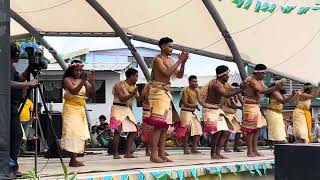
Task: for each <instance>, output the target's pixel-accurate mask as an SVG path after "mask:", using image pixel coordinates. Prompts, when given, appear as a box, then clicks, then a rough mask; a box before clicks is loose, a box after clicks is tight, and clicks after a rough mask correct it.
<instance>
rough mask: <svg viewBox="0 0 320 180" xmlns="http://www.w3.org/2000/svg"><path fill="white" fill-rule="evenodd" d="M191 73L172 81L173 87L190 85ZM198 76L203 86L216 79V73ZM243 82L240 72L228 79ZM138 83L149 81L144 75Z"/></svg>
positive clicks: (231, 81)
mask: <svg viewBox="0 0 320 180" xmlns="http://www.w3.org/2000/svg"><path fill="white" fill-rule="evenodd" d="M189 76H190V75H184V76H183V78H182V79H175V80H173V81H171V87H173V88H181V87H186V86H188V85H189V82H188V78H189ZM197 78H198V85H199V86H200V87H201V86H204V85H206V84H207V83H208V82H210V81H211V80H212V79H215V78H216V76H214V75H209V76H197ZM234 82H236V83H239V84H240V83H241V82H242V80H241V77H240V75H239V74H230V76H229V80H228V83H230V84H231V83H234ZM137 83H138V84H145V83H147V81H146V79H145V78H144V77H141V78H139V80H138V82H137Z"/></svg>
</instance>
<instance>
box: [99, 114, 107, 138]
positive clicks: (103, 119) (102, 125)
mask: <svg viewBox="0 0 320 180" xmlns="http://www.w3.org/2000/svg"><path fill="white" fill-rule="evenodd" d="M106 119H107V118H106V116H104V115H101V116H99V121H100V125H99V126H98V128H97V130H98V134H99V133H101V131H104V129H105V125H106Z"/></svg>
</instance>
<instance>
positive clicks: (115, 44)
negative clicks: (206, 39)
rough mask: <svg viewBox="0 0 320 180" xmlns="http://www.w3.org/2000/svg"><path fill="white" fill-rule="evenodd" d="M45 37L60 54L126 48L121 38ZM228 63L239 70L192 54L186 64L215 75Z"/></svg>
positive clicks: (195, 70)
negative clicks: (80, 50)
mask: <svg viewBox="0 0 320 180" xmlns="http://www.w3.org/2000/svg"><path fill="white" fill-rule="evenodd" d="M45 39H46V40H47V41H48V42H49V43H50V44H51V45H52V46H53V47H54V48H55V49H56V50H57V51H58V53H59V54H63V53H67V52H72V51H76V50H79V49H83V48H89V50H90V51H93V50H103V49H116V48H125V47H126V46H125V45H124V44H123V43H122V41H121V40H120V39H119V38H102V37H92V38H87V37H81V38H80V37H45ZM133 44H134V45H135V46H136V47H148V48H153V49H159V48H158V47H157V46H155V45H152V44H147V43H142V42H138V41H133ZM45 56H46V57H47V58H52V56H51V55H50V53H49V52H45ZM222 64H224V65H227V66H228V67H229V68H230V70H231V72H232V73H235V72H238V69H237V66H236V65H235V64H234V63H230V62H225V61H221V60H216V59H213V58H208V57H204V56H199V55H195V54H191V58H190V59H189V60H188V62H187V65H186V72H187V73H192V74H195V75H215V68H216V67H217V66H219V65H222Z"/></svg>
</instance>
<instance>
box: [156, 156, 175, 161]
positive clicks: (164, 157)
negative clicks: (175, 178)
mask: <svg viewBox="0 0 320 180" xmlns="http://www.w3.org/2000/svg"><path fill="white" fill-rule="evenodd" d="M159 157H160V158H161V159H163V160H164V161H165V162H173V161H172V160H170V159H169V158H167V156H161V155H160V156H159Z"/></svg>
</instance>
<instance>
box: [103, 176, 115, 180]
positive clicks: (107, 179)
mask: <svg viewBox="0 0 320 180" xmlns="http://www.w3.org/2000/svg"><path fill="white" fill-rule="evenodd" d="M103 179H104V180H112V179H113V178H112V177H111V176H106V177H104V178H103Z"/></svg>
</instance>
